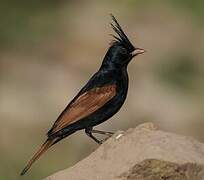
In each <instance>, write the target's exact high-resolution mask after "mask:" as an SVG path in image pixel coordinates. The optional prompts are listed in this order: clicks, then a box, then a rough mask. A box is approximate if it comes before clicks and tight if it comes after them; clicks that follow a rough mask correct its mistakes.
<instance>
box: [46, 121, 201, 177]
mask: <svg viewBox="0 0 204 180" xmlns="http://www.w3.org/2000/svg"><path fill="white" fill-rule="evenodd" d="M203 165H204V144H202V143H200V142H198V141H196V140H195V139H193V138H190V137H185V136H181V135H177V134H173V133H168V132H164V131H161V130H158V129H157V128H156V127H155V126H154V125H153V124H152V123H145V124H142V125H139V126H138V127H136V128H134V129H129V130H128V131H126V132H117V133H116V134H114V135H113V136H112V137H111V138H110V139H108V140H107V141H106V142H104V143H103V144H102V145H101V146H100V147H99V148H98V149H97V150H96V151H95V152H93V153H91V154H90V155H89V156H88V157H87V158H85V159H84V160H82V161H80V162H78V163H77V164H76V165H74V166H73V167H71V168H68V169H65V170H62V171H59V172H57V173H55V174H53V175H51V176H49V177H47V178H46V180H67V179H70V180H158V179H161V180H202V179H204V168H203V167H204V166H203Z"/></svg>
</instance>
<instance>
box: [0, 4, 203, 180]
mask: <svg viewBox="0 0 204 180" xmlns="http://www.w3.org/2000/svg"><path fill="white" fill-rule="evenodd" d="M109 13H113V14H114V15H115V16H116V18H117V19H118V21H119V22H120V24H121V25H122V27H123V28H124V30H125V32H126V33H127V34H128V36H129V37H130V39H131V41H132V42H133V44H135V46H136V47H141V48H144V49H146V50H147V53H145V54H143V55H141V56H139V57H137V58H135V59H134V60H133V61H132V62H131V63H130V65H129V75H130V87H129V94H128V98H127V101H126V102H125V104H124V106H123V108H122V109H121V111H120V112H119V113H118V114H116V115H115V116H114V117H113V118H111V120H109V121H107V122H105V123H104V124H102V125H100V126H99V127H97V129H101V130H109V131H117V130H119V129H121V130H126V129H128V128H131V127H135V126H137V125H138V124H140V123H143V122H148V121H151V122H154V123H155V124H156V125H157V126H159V127H160V128H161V129H164V130H167V131H171V132H177V133H180V134H185V135H188V136H193V137H195V138H197V139H199V140H200V141H204V130H203V127H204V81H203V77H204V61H203V57H204V23H203V22H204V1H203V0H196V1H194V0H185V1H184V0H183V1H182V0H165V1H163V0H155V1H142V0H125V1H124V0H123V1H122V0H117V1H116V0H112V1H110V0H104V1H99V0H95V1H93V0H90V1H83V0H76V1H73V0H69V1H65V0H64V1H63V0H58V1H54V0H49V1H38V0H35V1H33V0H31V1H5V2H4V1H1V2H0V22H1V23H0V122H1V125H0V180H14V179H15V180H18V179H30V180H34V179H42V178H44V177H46V176H48V175H50V174H52V173H54V172H56V171H58V170H61V169H64V168H67V167H69V166H72V165H74V164H75V163H76V162H78V161H79V160H81V159H82V158H84V157H86V156H87V155H88V154H90V153H91V152H92V151H94V150H95V149H96V148H97V147H98V145H96V144H95V143H94V142H93V141H92V140H91V139H89V138H88V137H87V136H86V135H85V134H84V132H83V131H80V132H78V133H76V134H74V135H72V136H71V137H69V138H66V139H65V140H64V141H62V142H60V143H59V144H57V145H55V146H54V148H51V149H50V151H48V152H47V153H46V154H44V156H43V157H42V158H41V159H40V160H39V161H37V163H36V164H34V166H33V168H32V169H31V171H30V172H29V173H28V174H27V175H26V176H25V177H20V176H19V173H20V171H21V170H22V168H23V167H24V165H25V163H26V162H27V161H28V160H29V158H30V157H31V156H32V155H33V153H34V152H35V151H36V150H37V149H38V148H39V146H40V145H41V143H42V142H43V141H44V140H45V138H46V136H45V134H46V132H47V131H48V130H49V128H50V127H51V126H52V124H53V122H54V121H55V120H56V118H57V117H58V115H59V113H61V111H62V110H63V109H64V107H65V106H66V105H67V104H68V102H69V101H70V100H71V99H72V98H73V96H74V95H76V93H77V92H78V91H79V90H80V88H81V87H82V86H83V85H84V84H85V83H86V81H87V80H88V79H89V77H90V76H91V75H92V74H93V73H94V72H95V71H96V70H97V69H98V68H99V66H100V64H101V61H102V59H103V57H104V54H105V53H106V50H107V49H108V47H109V43H110V42H111V40H112V38H111V36H109V34H111V33H113V31H112V29H111V28H110V24H109V23H110V22H111V18H110V16H109Z"/></svg>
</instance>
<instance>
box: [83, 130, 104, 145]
mask: <svg viewBox="0 0 204 180" xmlns="http://www.w3.org/2000/svg"><path fill="white" fill-rule="evenodd" d="M92 131H93V129H92V128H87V129H85V133H86V134H87V136H89V137H90V138H92V139H93V140H94V141H95V142H96V143H98V144H102V142H103V141H101V140H98V139H97V138H96V137H95V136H93V134H92Z"/></svg>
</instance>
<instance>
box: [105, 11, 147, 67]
mask: <svg viewBox="0 0 204 180" xmlns="http://www.w3.org/2000/svg"><path fill="white" fill-rule="evenodd" d="M111 17H112V20H113V23H111V26H112V28H113V30H114V31H115V32H116V33H117V36H115V35H112V36H113V37H114V40H113V42H112V43H111V46H110V47H109V49H108V52H107V53H106V55H105V58H104V60H103V64H113V65H116V66H117V67H123V66H127V64H128V63H129V62H130V61H131V59H132V58H133V57H135V56H137V55H139V54H142V53H144V52H145V50H144V49H141V48H138V47H134V46H133V45H132V43H131V42H130V40H129V39H128V37H127V35H126V34H125V33H124V31H123V30H122V28H121V26H120V24H119V23H118V21H117V20H116V18H115V17H114V16H113V15H112V14H111Z"/></svg>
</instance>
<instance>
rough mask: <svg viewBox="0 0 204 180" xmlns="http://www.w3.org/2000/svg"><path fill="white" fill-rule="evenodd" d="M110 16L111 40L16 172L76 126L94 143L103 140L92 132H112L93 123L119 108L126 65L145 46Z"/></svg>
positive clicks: (125, 86)
mask: <svg viewBox="0 0 204 180" xmlns="http://www.w3.org/2000/svg"><path fill="white" fill-rule="evenodd" d="M110 16H111V19H112V22H111V23H110V25H111V27H112V29H113V30H114V32H115V33H116V35H113V34H112V37H113V40H112V41H111V43H110V46H109V48H108V50H107V52H106V54H105V56H104V58H103V61H102V64H101V66H100V68H99V69H98V71H97V72H96V73H95V74H94V75H93V76H92V77H91V78H90V80H89V81H88V82H87V83H86V84H85V86H83V88H82V89H81V90H80V91H79V93H78V94H77V95H76V96H75V97H74V98H73V100H72V101H71V102H70V103H69V104H68V105H67V107H66V108H65V109H64V111H62V113H61V114H60V115H59V117H58V118H57V120H56V121H55V122H54V124H53V126H52V128H51V129H50V130H49V131H48V132H47V139H46V141H45V142H44V143H43V144H42V146H41V147H40V148H39V150H38V151H37V152H36V153H35V154H34V156H33V157H32V158H31V160H30V161H29V162H28V163H27V165H26V166H25V168H24V169H23V170H22V172H21V173H20V175H24V174H25V173H26V172H27V171H28V169H30V167H31V165H32V164H33V163H34V162H35V161H36V160H37V159H39V157H40V156H41V155H42V154H43V153H45V152H46V151H47V150H48V149H49V148H50V147H51V146H53V145H54V144H56V143H57V142H59V141H61V140H62V139H64V138H66V137H67V136H70V135H71V134H73V133H75V132H77V131H79V130H85V133H86V135H88V136H89V137H90V138H92V139H93V140H94V141H95V142H96V143H98V144H102V143H103V140H99V139H98V138H96V137H95V136H94V134H103V135H106V136H108V137H110V136H112V134H113V133H112V132H105V131H99V130H96V129H93V127H94V126H97V125H99V124H101V123H103V122H104V121H106V120H108V119H109V118H111V117H112V116H113V115H114V114H116V113H117V112H118V111H119V110H120V108H121V107H122V105H123V103H124V101H125V99H126V97H127V92H128V84H129V77H128V71H127V66H128V64H129V63H130V61H131V60H132V59H133V58H134V57H135V56H137V55H139V54H143V53H144V52H145V50H144V49H142V48H139V47H135V46H133V44H132V43H131V42H130V40H129V39H128V37H127V35H126V34H125V32H124V31H123V29H122V27H121V26H120V24H119V23H118V21H117V20H116V18H115V17H114V15H113V14H110Z"/></svg>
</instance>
